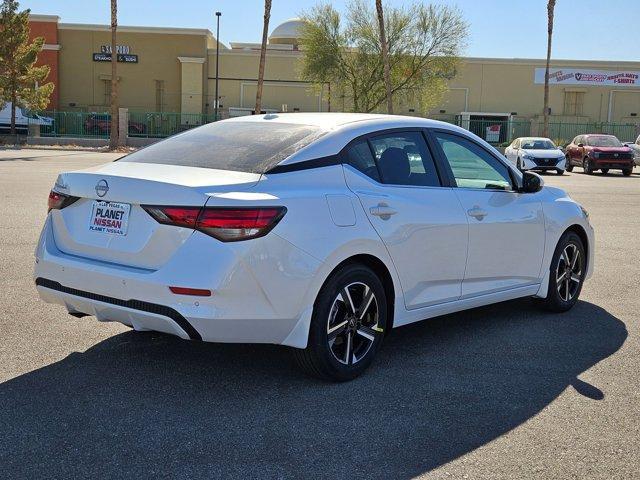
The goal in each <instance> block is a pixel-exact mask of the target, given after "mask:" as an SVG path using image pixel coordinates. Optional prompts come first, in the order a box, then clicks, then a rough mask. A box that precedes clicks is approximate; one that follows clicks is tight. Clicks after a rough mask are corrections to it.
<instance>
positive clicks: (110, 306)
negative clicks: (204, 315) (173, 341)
mask: <svg viewBox="0 0 640 480" xmlns="http://www.w3.org/2000/svg"><path fill="white" fill-rule="evenodd" d="M36 288H37V289H38V292H39V293H40V297H41V298H43V299H44V300H45V301H49V302H50V303H61V304H62V305H64V306H66V307H67V311H68V312H69V313H71V314H77V313H82V314H87V315H93V316H94V317H96V318H97V319H98V320H101V321H116V322H120V323H123V324H125V325H129V326H130V327H133V328H135V329H136V330H155V331H159V332H165V333H170V334H172V335H177V336H178V337H180V338H184V339H187V338H188V339H190V340H202V336H201V335H200V333H199V332H198V331H197V330H196V329H195V328H193V325H191V324H190V323H189V321H188V320H187V319H186V318H184V317H183V316H182V315H181V314H180V313H179V312H178V311H176V310H174V309H173V308H170V307H165V306H164V305H158V304H155V303H149V302H144V301H142V300H134V299H131V300H122V299H118V298H113V297H107V296H106V295H98V294H95V293H92V292H87V291H84V290H78V289H75V288H70V287H65V286H64V285H61V284H60V283H58V282H55V281H53V280H49V279H47V278H42V277H38V278H36Z"/></svg>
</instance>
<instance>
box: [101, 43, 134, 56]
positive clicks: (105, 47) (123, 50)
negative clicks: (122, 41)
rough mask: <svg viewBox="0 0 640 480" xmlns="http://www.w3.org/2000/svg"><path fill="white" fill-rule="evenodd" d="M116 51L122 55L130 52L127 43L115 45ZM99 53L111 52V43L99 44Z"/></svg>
mask: <svg viewBox="0 0 640 480" xmlns="http://www.w3.org/2000/svg"><path fill="white" fill-rule="evenodd" d="M116 52H118V53H121V54H123V55H128V54H129V53H131V48H130V47H129V45H116ZM100 53H111V45H101V46H100Z"/></svg>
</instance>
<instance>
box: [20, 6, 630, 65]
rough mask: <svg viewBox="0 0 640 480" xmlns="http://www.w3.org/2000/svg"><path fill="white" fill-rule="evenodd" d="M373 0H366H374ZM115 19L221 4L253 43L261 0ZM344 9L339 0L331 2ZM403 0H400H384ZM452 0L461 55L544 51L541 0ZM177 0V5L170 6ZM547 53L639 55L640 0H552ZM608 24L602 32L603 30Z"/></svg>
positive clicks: (91, 14) (89, 9)
mask: <svg viewBox="0 0 640 480" xmlns="http://www.w3.org/2000/svg"><path fill="white" fill-rule="evenodd" d="M373 2H374V0H371V3H373ZM118 3H119V16H118V17H119V20H118V21H119V23H120V24H121V25H144V26H166V27H193V28H208V29H209V30H211V31H212V32H215V24H214V18H215V17H214V15H213V12H214V11H216V10H220V11H222V13H223V15H222V19H221V24H220V25H221V27H220V40H222V41H223V42H229V41H237V42H258V41H260V37H261V31H262V14H263V8H264V7H263V1H262V0H183V1H180V2H175V1H173V0H171V1H170V0H119V2H118ZM315 3H316V0H274V1H273V7H272V13H271V26H270V29H272V28H273V27H274V26H276V25H278V24H279V23H280V22H282V21H284V20H286V19H288V18H290V17H294V16H298V15H299V14H300V13H301V12H302V11H304V10H305V9H308V8H310V7H312V6H313V5H314V4H315ZM332 3H333V4H334V5H335V6H336V8H338V9H339V10H343V9H344V6H345V4H346V1H344V0H340V1H334V2H332ZM387 3H389V4H391V5H402V4H407V3H409V2H406V1H403V0H387ZM435 3H445V4H449V5H456V6H457V7H458V8H460V10H461V11H462V12H463V15H464V17H465V19H466V20H467V22H468V23H469V25H470V37H469V46H468V47H467V51H466V52H465V54H466V55H467V56H477V57H507V58H510V57H520V58H544V57H545V55H546V22H547V13H546V3H547V2H546V0H457V1H455V0H440V1H436V2H435ZM20 5H21V7H22V8H31V11H32V12H33V13H48V14H56V15H59V16H60V17H61V18H62V21H63V22H68V23H102V24H106V23H109V15H110V13H109V12H110V10H109V0H90V1H87V0H60V1H53V0H22V1H21V2H20ZM176 5H177V7H176ZM555 17H556V20H555V30H554V46H553V56H554V57H555V58H562V59H585V60H630V61H639V60H640V24H639V23H638V20H639V19H640V0H558V2H557V6H556V15H555ZM607 30H609V33H607Z"/></svg>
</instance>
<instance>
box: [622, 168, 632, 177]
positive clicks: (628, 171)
mask: <svg viewBox="0 0 640 480" xmlns="http://www.w3.org/2000/svg"><path fill="white" fill-rule="evenodd" d="M632 173H633V168H627V169H625V170H622V175H624V176H625V177H630V176H631V174H632Z"/></svg>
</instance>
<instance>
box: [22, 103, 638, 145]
mask: <svg viewBox="0 0 640 480" xmlns="http://www.w3.org/2000/svg"><path fill="white" fill-rule="evenodd" d="M434 119H436V120H441V121H445V122H449V123H452V124H455V125H458V126H460V127H463V128H465V129H467V130H469V131H471V132H473V133H475V134H476V135H478V136H479V137H481V138H483V139H485V140H487V141H488V142H489V143H491V144H494V145H505V144H508V143H510V142H511V141H513V139H515V138H517V137H526V136H541V135H542V131H543V125H542V123H538V122H537V121H531V120H526V119H522V118H516V119H514V118H512V119H511V120H505V119H495V120H494V119H491V118H490V117H484V118H482V119H470V120H465V119H463V118H462V116H461V115H439V116H435V117H434ZM214 120H215V118H214V115H212V114H203V115H201V114H189V113H177V112H136V111H133V112H129V120H128V135H129V136H131V137H146V138H165V137H169V136H171V135H175V134H176V133H180V132H183V131H185V130H188V129H190V128H194V127H197V126H200V125H204V124H205V123H209V122H213V121H214ZM30 123H34V124H39V125H40V135H41V136H43V137H76V138H78V137H79V138H108V137H109V131H110V128H111V116H110V115H109V113H108V112H59V111H53V112H42V113H39V114H37V115H34V116H33V118H31V119H30ZM585 133H607V134H611V135H615V136H616V137H618V138H619V139H620V140H621V141H623V142H627V141H634V140H635V139H636V137H637V136H638V135H639V134H640V125H636V124H630V123H627V124H617V123H607V122H592V123H571V122H553V121H552V122H550V123H549V135H548V136H549V137H550V138H551V139H552V140H554V141H555V142H556V143H558V144H560V145H564V144H567V143H569V142H570V141H571V140H572V139H573V138H574V137H575V136H576V135H580V134H585Z"/></svg>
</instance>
